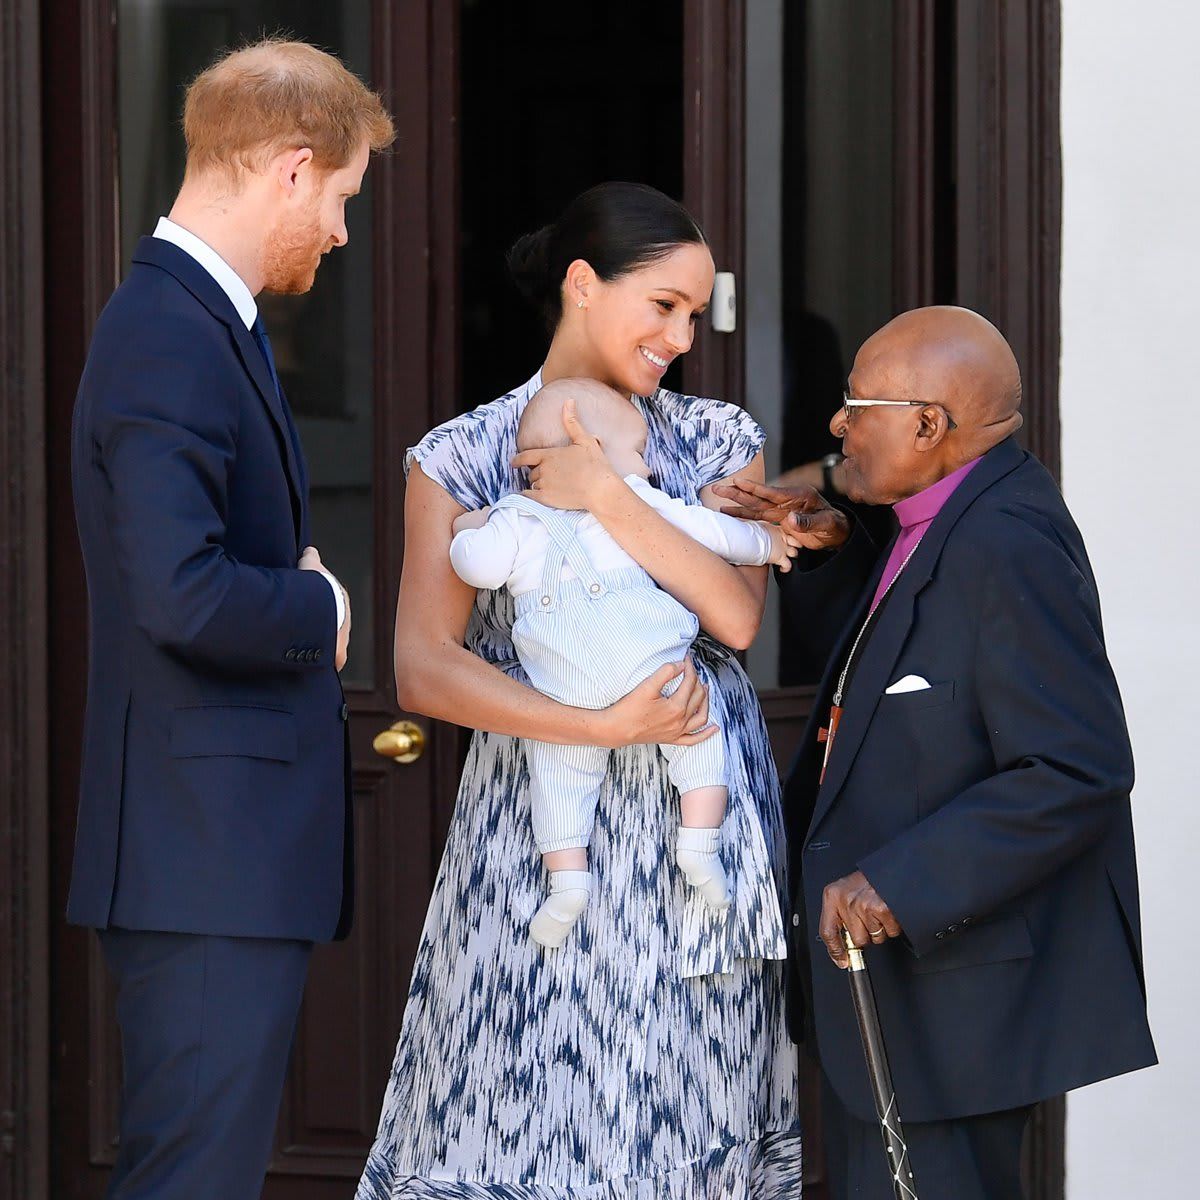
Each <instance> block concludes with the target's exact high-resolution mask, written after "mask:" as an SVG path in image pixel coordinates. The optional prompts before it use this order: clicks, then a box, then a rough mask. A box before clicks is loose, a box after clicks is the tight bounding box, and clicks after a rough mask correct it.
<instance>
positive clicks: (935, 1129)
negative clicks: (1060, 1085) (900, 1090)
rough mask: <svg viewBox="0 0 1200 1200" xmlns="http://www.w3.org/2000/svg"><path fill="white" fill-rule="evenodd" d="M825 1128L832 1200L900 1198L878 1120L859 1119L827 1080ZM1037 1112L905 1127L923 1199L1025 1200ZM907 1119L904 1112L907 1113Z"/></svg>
mask: <svg viewBox="0 0 1200 1200" xmlns="http://www.w3.org/2000/svg"><path fill="white" fill-rule="evenodd" d="M821 1083H822V1103H821V1122H822V1124H823V1126H824V1130H823V1132H824V1143H825V1165H826V1169H827V1171H828V1173H829V1181H830V1190H829V1194H830V1196H831V1197H833V1200H895V1189H894V1187H893V1185H892V1176H891V1171H890V1170H889V1167H888V1159H887V1153H886V1151H885V1150H884V1148H883V1138H882V1136H881V1134H880V1132H879V1123H878V1122H877V1121H860V1120H859V1119H858V1118H857V1117H856V1116H854V1115H853V1114H852V1113H849V1112H847V1111H846V1109H845V1107H844V1106H843V1105H842V1103H841V1102H840V1101H839V1100H838V1098H837V1092H836V1091H834V1088H833V1085H832V1084H831V1083H830V1082H829V1080H828V1078H822V1080H821ZM1032 1111H1033V1109H1032V1107H1024V1108H1011V1109H1007V1110H1006V1111H1004V1112H998V1113H985V1114H984V1115H983V1116H978V1117H962V1118H959V1119H957V1120H953V1121H915V1122H908V1121H906V1122H905V1123H904V1140H905V1143H906V1144H907V1146H908V1153H909V1158H910V1160H911V1162H912V1171H913V1176H914V1181H915V1183H916V1185H917V1187H916V1190H917V1194H918V1195H919V1196H920V1197H921V1200H1021V1197H1022V1196H1023V1195H1024V1193H1023V1192H1022V1190H1021V1143H1022V1141H1023V1139H1024V1136H1025V1126H1026V1125H1027V1124H1028V1123H1029V1114H1030V1113H1031V1112H1032ZM901 1116H902V1117H903V1113H901Z"/></svg>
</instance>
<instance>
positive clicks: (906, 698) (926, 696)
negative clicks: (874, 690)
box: [883, 679, 954, 712]
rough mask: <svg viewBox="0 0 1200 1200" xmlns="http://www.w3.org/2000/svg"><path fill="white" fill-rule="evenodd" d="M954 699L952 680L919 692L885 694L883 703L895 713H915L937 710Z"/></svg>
mask: <svg viewBox="0 0 1200 1200" xmlns="http://www.w3.org/2000/svg"><path fill="white" fill-rule="evenodd" d="M953 699H954V680H953V679H950V680H947V681H946V682H945V683H935V684H932V685H931V686H929V687H927V688H922V689H921V690H920V691H919V692H892V693H890V694H889V693H887V692H885V693H884V695H883V703H884V704H886V705H887V706H888V707H889V708H894V709H895V710H896V711H897V712H900V711H904V712H916V711H918V710H920V709H923V708H938V707H939V706H940V705H943V704H949V703H950V702H951V701H952V700H953Z"/></svg>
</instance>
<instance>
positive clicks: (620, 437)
mask: <svg viewBox="0 0 1200 1200" xmlns="http://www.w3.org/2000/svg"><path fill="white" fill-rule="evenodd" d="M567 400H574V401H575V415H576V416H577V417H578V418H579V423H580V424H581V425H582V426H583V427H584V429H586V430H587V431H588V433H590V434H591V435H592V436H593V437H594V438H596V439H597V440H598V441H599V442H600V446H601V449H603V451H604V453H605V454H606V455H607V456H608V458H609V460H610V461H611V462H612V463H613V466H614V467H616V469H617V470H618V471H620V473H621V474H622V475H630V474H644V465H643V464H642V463H641V456H642V452H643V451H644V450H645V448H646V422H645V419H644V418H643V417H642V414H641V413H640V412H638V410H637V409H636V408H635V407H634V406H633V403H632V402H631V401H630V400H629V399H628V397H626V396H622V395H621V393H620V392H618V391H615V390H614V389H613V388H610V387H609V386H608V385H607V384H604V383H600V382H599V381H597V380H595V379H556V380H554V382H553V383H548V384H546V386H545V387H543V388H542V389H541V391H539V392H536V393H535V394H534V395H533V396H532V397H531V399H530V401H529V403H528V404H527V405H526V406H525V411H524V412H523V413H522V414H521V420H520V423H519V424H518V426H517V449H518V450H549V449H553V448H555V447H558V446H567V445H569V444H570V441H571V439H570V438H569V437H568V436H567V431H566V429H565V428H564V427H563V419H562V411H563V405H564V404H565V403H566V401H567ZM639 467H642V469H639Z"/></svg>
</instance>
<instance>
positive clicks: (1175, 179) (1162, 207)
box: [1062, 0, 1200, 1200]
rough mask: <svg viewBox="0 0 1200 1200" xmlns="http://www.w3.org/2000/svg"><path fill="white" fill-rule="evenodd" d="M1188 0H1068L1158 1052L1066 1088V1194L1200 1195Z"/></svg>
mask: <svg viewBox="0 0 1200 1200" xmlns="http://www.w3.org/2000/svg"><path fill="white" fill-rule="evenodd" d="M1197 45H1200V5H1197V4H1195V3H1194V0H1174V2H1172V0H1141V2H1140V3H1137V4H1133V3H1130V0H1063V64H1062V133H1063V187H1064V193H1063V281H1062V308H1063V344H1062V424H1063V486H1064V491H1065V492H1066V496H1067V500H1068V503H1069V504H1070V505H1071V508H1072V511H1073V512H1074V514H1075V517H1076V519H1077V520H1078V522H1079V524H1080V526H1081V528H1082V530H1083V533H1084V536H1085V538H1086V539H1087V544H1088V549H1089V551H1090V554H1091V558H1092V562H1093V564H1094V566H1095V568H1096V574H1097V576H1098V579H1099V584H1100V593H1101V599H1102V601H1103V605H1104V618H1105V627H1106V631H1107V635H1108V645H1109V651H1110V654H1111V656H1112V660H1113V664H1114V666H1115V668H1116V672H1117V678H1118V679H1119V680H1120V683H1121V689H1122V692H1123V695H1124V698H1125V705H1126V710H1127V712H1128V716H1129V726H1130V732H1131V734H1132V737H1133V746H1134V752H1135V755H1136V759H1137V768H1138V782H1137V786H1136V789H1135V792H1134V822H1135V826H1136V830H1137V838H1138V860H1139V869H1140V874H1141V884H1142V928H1143V932H1144V937H1145V948H1146V959H1147V972H1148V984H1149V990H1150V1019H1151V1025H1152V1028H1153V1030H1154V1033H1155V1038H1156V1040H1157V1043H1158V1052H1159V1057H1160V1059H1161V1060H1162V1064H1161V1065H1160V1066H1158V1067H1155V1068H1153V1069H1151V1070H1149V1071H1142V1072H1139V1073H1137V1074H1135V1075H1132V1076H1127V1077H1125V1078H1123V1079H1117V1080H1112V1081H1109V1082H1108V1083H1105V1084H1101V1085H1099V1086H1096V1087H1093V1088H1088V1089H1085V1090H1084V1091H1082V1092H1078V1093H1075V1094H1074V1095H1073V1096H1072V1097H1071V1099H1070V1100H1069V1101H1068V1125H1067V1196H1068V1197H1069V1200H1109V1198H1111V1200H1117V1198H1118V1197H1120V1198H1121V1200H1125V1198H1127V1197H1131V1196H1133V1197H1142V1196H1147V1197H1149V1196H1154V1197H1164V1198H1170V1200H1174V1198H1175V1197H1179V1198H1183V1197H1188V1196H1195V1195H1198V1194H1200V1183H1197V1182H1196V1178H1195V1176H1196V1144H1197V1140H1198V1139H1200V1131H1198V1130H1197V1126H1196V1121H1195V1109H1196V1101H1197V1093H1198V1092H1200V1031H1198V1030H1197V1027H1196V1024H1195V1020H1196V1017H1197V1015H1198V1013H1197V1009H1198V1007H1200V1003H1198V1002H1200V971H1198V968H1197V963H1198V962H1200V911H1198V910H1197V906H1196V904H1195V903H1194V901H1193V897H1195V896H1197V895H1200V789H1198V788H1197V786H1196V780H1197V778H1198V776H1200V638H1198V637H1197V630H1198V625H1200V620H1198V618H1200V539H1198V538H1197V532H1198V531H1200V470H1198V461H1200V460H1198V458H1197V455H1198V454H1200V373H1198V367H1200V301H1198V299H1197V297H1198V295H1200V65H1198V63H1197V60H1196V47H1197Z"/></svg>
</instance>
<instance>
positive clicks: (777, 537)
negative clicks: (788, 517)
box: [763, 522, 800, 574]
mask: <svg viewBox="0 0 1200 1200" xmlns="http://www.w3.org/2000/svg"><path fill="white" fill-rule="evenodd" d="M763 524H764V526H765V528H766V530H767V532H768V533H769V534H770V535H771V562H772V563H774V565H775V566H777V567H778V568H779V569H780V570H781V571H783V572H784V574H786V573H787V572H788V571H790V570H791V569H792V559H793V558H795V557H796V555H797V554H799V553H800V550H799V547H797V546H796V545H795V544H794V543H793V542H792V541H791V540H790V539H789V538H788V536H787V534H785V533H784V532H783V530H782V529H780V528H779V526H778V525H771V524H769V523H768V522H763Z"/></svg>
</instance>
